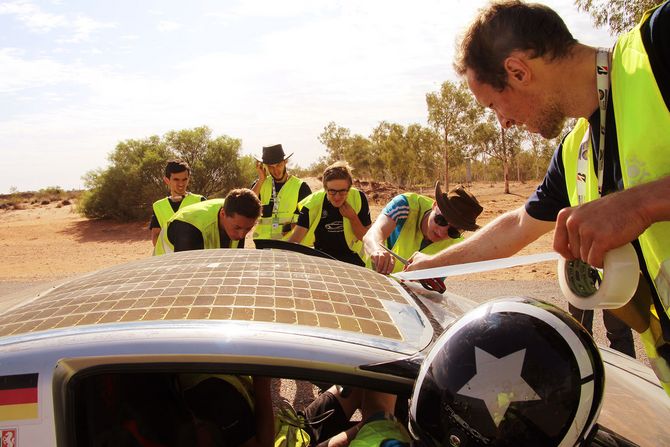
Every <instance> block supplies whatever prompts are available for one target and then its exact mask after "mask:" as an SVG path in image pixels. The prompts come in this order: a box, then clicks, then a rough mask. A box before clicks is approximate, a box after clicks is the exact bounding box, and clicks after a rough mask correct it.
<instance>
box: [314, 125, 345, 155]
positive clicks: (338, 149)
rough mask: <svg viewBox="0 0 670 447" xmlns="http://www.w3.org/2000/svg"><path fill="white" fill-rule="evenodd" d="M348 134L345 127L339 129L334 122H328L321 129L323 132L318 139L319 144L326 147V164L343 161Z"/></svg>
mask: <svg viewBox="0 0 670 447" xmlns="http://www.w3.org/2000/svg"><path fill="white" fill-rule="evenodd" d="M349 138H350V132H349V129H347V128H346V127H340V126H338V125H337V124H335V122H333V121H331V122H329V123H328V124H327V125H326V127H324V128H323V132H321V134H320V135H319V137H318V139H319V142H320V143H321V144H323V145H324V146H326V150H327V151H328V162H329V163H334V162H336V161H338V160H344V159H345V155H344V153H345V150H346V147H347V145H348V144H349Z"/></svg>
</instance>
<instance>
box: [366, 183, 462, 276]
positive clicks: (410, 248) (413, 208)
mask: <svg viewBox="0 0 670 447" xmlns="http://www.w3.org/2000/svg"><path fill="white" fill-rule="evenodd" d="M403 195H404V196H405V197H406V198H407V202H408V203H409V215H408V216H407V220H406V221H405V223H404V225H403V227H402V229H401V230H400V234H399V235H398V239H396V241H395V244H394V245H393V247H389V248H390V249H391V250H392V251H393V252H394V253H397V254H399V255H400V256H402V257H403V258H405V259H409V258H410V257H411V256H412V255H413V254H414V253H415V252H417V251H421V253H425V254H428V255H433V254H435V253H438V252H440V251H442V250H444V249H445V248H447V247H449V246H451V245H454V244H456V243H458V242H461V241H462V240H463V238H462V237H459V238H457V239H452V238H447V239H444V240H441V241H437V242H432V243H430V244H429V245H427V246H425V247H424V248H423V250H419V248H420V247H421V243H422V242H423V240H424V235H423V232H422V231H421V221H422V220H423V216H424V215H425V214H426V213H427V212H429V211H430V210H431V209H432V208H433V203H435V200H433V199H431V198H430V197H426V196H422V195H419V194H416V193H413V192H408V193H405V194H403ZM384 245H386V246H387V247H388V239H387V240H385V241H384ZM365 266H366V267H368V268H372V261H371V260H370V257H369V256H368V257H367V259H366V260H365ZM402 269H403V265H402V264H401V263H400V262H396V263H395V266H394V267H393V273H395V272H399V271H401V270H402Z"/></svg>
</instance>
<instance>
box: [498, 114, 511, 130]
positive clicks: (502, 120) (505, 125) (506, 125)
mask: <svg viewBox="0 0 670 447" xmlns="http://www.w3.org/2000/svg"><path fill="white" fill-rule="evenodd" d="M496 117H497V118H498V122H499V123H500V125H501V126H502V127H503V129H509V128H510V127H512V126H513V125H514V120H511V119H509V118H507V117H505V116H504V115H502V114H501V113H500V112H496Z"/></svg>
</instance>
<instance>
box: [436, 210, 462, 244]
mask: <svg viewBox="0 0 670 447" xmlns="http://www.w3.org/2000/svg"><path fill="white" fill-rule="evenodd" d="M435 223H436V224H438V225H439V226H441V227H449V229H448V230H447V234H448V235H449V237H450V238H452V239H458V238H459V237H461V236H462V235H463V230H461V229H460V228H456V227H454V226H453V225H451V224H450V223H449V221H448V220H447V219H446V218H445V217H444V216H443V215H442V214H438V213H435Z"/></svg>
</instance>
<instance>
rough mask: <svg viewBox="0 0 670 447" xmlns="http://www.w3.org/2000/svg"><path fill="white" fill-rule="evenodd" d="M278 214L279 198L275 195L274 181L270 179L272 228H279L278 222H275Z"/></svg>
mask: <svg viewBox="0 0 670 447" xmlns="http://www.w3.org/2000/svg"><path fill="white" fill-rule="evenodd" d="M278 214H279V197H278V195H277V189H276V188H275V179H274V178H273V179H272V218H273V222H272V226H273V227H277V226H279V223H278V222H275V221H276V220H277V218H278Z"/></svg>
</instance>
